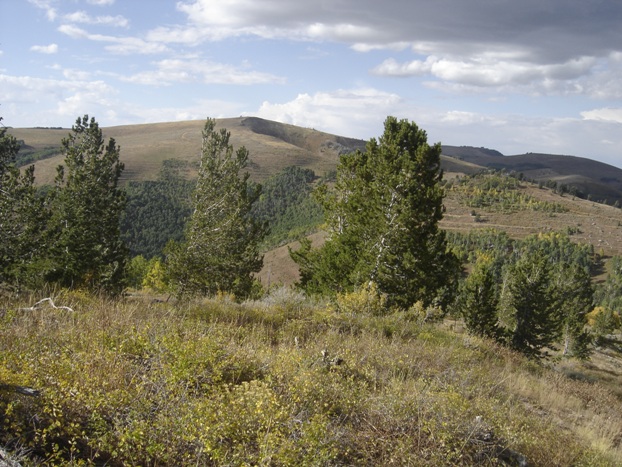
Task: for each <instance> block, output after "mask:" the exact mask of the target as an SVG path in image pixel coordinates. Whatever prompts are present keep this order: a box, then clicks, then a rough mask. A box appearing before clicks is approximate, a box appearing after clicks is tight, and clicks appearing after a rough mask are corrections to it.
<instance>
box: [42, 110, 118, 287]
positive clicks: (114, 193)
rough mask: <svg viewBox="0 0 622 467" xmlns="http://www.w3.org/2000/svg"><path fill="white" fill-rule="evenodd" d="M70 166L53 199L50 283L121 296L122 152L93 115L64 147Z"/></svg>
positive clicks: (78, 122) (79, 121)
mask: <svg viewBox="0 0 622 467" xmlns="http://www.w3.org/2000/svg"><path fill="white" fill-rule="evenodd" d="M62 148H63V152H64V154H65V161H64V162H65V166H63V165H61V166H59V167H58V169H57V172H58V174H57V177H56V188H55V191H54V193H53V218H52V226H53V229H54V236H55V240H54V247H53V249H52V260H53V265H54V266H53V270H52V271H51V273H50V276H49V277H50V279H51V280H52V281H55V282H58V283H59V284H61V285H63V286H66V287H87V288H89V289H91V290H101V291H105V292H109V293H118V292H120V291H121V290H122V288H123V285H124V284H123V279H124V277H123V275H124V271H125V265H126V262H127V256H128V253H127V248H126V246H125V244H124V243H123V242H122V241H121V235H120V229H119V224H120V217H121V214H122V213H123V210H124V209H125V202H126V201H125V193H124V192H123V191H122V190H121V189H120V188H119V186H118V183H119V178H120V177H121V173H122V171H123V168H124V165H123V163H122V162H120V160H119V152H120V150H119V147H118V146H117V144H116V143H115V140H114V139H112V138H110V140H109V141H108V144H104V138H103V136H102V131H101V129H100V128H99V125H98V124H97V122H96V121H95V119H94V118H91V119H90V120H89V117H88V115H85V116H84V117H82V118H78V119H77V120H76V123H75V125H74V126H73V128H72V133H70V134H69V136H68V137H67V138H65V139H63V141H62Z"/></svg>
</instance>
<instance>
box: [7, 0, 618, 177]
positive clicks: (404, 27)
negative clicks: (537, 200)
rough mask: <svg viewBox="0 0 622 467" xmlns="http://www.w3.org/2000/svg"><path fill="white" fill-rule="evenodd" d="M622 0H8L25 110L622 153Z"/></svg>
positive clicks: (36, 116) (17, 105) (13, 80)
mask: <svg viewBox="0 0 622 467" xmlns="http://www.w3.org/2000/svg"><path fill="white" fill-rule="evenodd" d="M621 25H622V2H619V1H617V0H616V1H612V0H521V1H520V2H519V1H516V0H383V1H378V0H182V1H173V0H171V1H169V0H144V1H143V0H140V1H139V0H0V116H2V117H4V122H3V123H4V124H6V125H8V126H13V127H31V126H63V127H70V126H71V125H72V123H73V122H74V121H75V119H76V118H77V117H78V116H81V115H83V114H89V115H91V116H94V117H95V118H96V119H97V120H98V122H99V123H100V125H102V126H104V127H106V126H114V125H123V124H132V123H149V122H161V121H174V120H195V119H204V118H206V117H208V116H209V117H216V118H221V117H237V116H241V115H249V116H250V115H252V116H258V117H263V118H267V119H271V120H277V121H281V122H285V123H292V124H295V125H300V126H304V127H311V128H316V129H318V130H323V131H327V132H330V133H336V134H339V135H343V136H350V137H357V138H369V137H373V136H379V135H380V134H381V132H382V124H383V121H384V119H385V118H386V116H387V115H394V116H397V117H399V118H407V119H409V120H412V121H415V122H416V123H417V124H418V125H419V126H420V127H422V128H423V129H425V130H426V131H427V133H428V138H429V140H430V142H437V141H440V142H442V143H443V144H448V145H471V146H483V147H488V148H493V149H497V150H499V151H501V152H502V153H504V154H506V155H511V154H520V153H524V152H545V153H554V154H571V155H577V156H583V157H589V158H592V159H597V160H601V161H603V162H607V163H609V164H612V165H615V166H618V167H622V27H621Z"/></svg>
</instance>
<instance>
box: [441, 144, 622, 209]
mask: <svg viewBox="0 0 622 467" xmlns="http://www.w3.org/2000/svg"><path fill="white" fill-rule="evenodd" d="M443 154H444V155H446V156H449V157H451V158H454V159H458V160H460V161H462V162H467V163H470V164H475V165H476V166H480V167H486V168H491V169H505V170H507V171H514V172H518V173H523V175H524V176H525V178H527V179H530V180H535V181H538V182H547V181H549V180H550V181H551V182H556V183H557V184H558V185H560V184H563V185H566V186H567V187H568V188H570V187H575V188H576V191H577V192H578V193H582V194H584V195H585V196H587V195H590V196H591V198H592V199H594V200H598V201H604V200H606V201H607V202H608V203H609V204H613V203H614V202H615V201H620V202H621V203H622V169H619V168H617V167H614V166H612V165H609V164H605V163H602V162H598V161H594V160H592V159H587V158H584V157H576V156H563V155H555V154H539V153H527V154H519V155H514V156H504V155H503V154H501V153H500V152H498V151H495V150H491V149H486V148H474V147H471V146H443Z"/></svg>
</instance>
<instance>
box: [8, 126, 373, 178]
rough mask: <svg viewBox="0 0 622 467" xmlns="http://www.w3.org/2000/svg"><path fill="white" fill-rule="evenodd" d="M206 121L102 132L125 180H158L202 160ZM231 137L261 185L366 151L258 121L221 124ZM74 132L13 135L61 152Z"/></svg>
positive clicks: (39, 166) (42, 170)
mask: <svg viewBox="0 0 622 467" xmlns="http://www.w3.org/2000/svg"><path fill="white" fill-rule="evenodd" d="M204 124H205V122H204V121H203V120H196V121H188V122H169V123H152V124H144V125H126V126H116V127H107V128H104V129H103V132H104V136H105V137H106V138H114V139H115V140H116V142H117V144H119V145H120V146H121V159H122V161H123V162H124V163H125V172H124V173H123V179H124V180H153V179H155V178H156V176H157V174H158V172H159V170H160V168H161V166H162V162H163V161H164V160H166V159H178V160H182V161H187V162H190V163H194V162H197V161H198V160H199V154H200V150H201V132H202V130H203V126H204ZM220 128H226V129H227V130H228V131H230V132H231V143H232V144H233V145H234V146H235V147H240V146H245V147H246V148H247V149H248V150H249V152H250V156H251V157H250V160H251V164H250V167H249V171H250V172H251V176H252V177H253V178H254V179H256V180H263V179H265V178H267V177H268V176H270V175H272V174H275V173H277V172H279V171H280V170H281V169H283V168H284V167H287V166H292V165H295V166H298V167H302V168H308V169H311V170H313V171H314V172H316V173H317V174H318V175H322V174H323V173H324V172H328V171H330V170H334V169H335V168H336V166H337V159H338V155H339V154H340V153H344V152H351V151H354V150H355V149H357V148H359V149H363V148H364V147H365V142H364V141H362V140H356V139H352V138H344V137H340V136H335V135H331V134H328V133H323V132H321V131H316V130H313V129H309V128H301V127H297V126H294V125H286V124H283V123H277V122H271V121H268V120H263V119H260V118H254V117H239V118H227V119H219V120H217V129H220ZM69 131H70V130H68V129H67V130H58V129H54V130H52V129H41V128H12V129H10V133H11V134H13V135H14V136H15V137H16V138H17V139H19V140H23V141H24V142H25V144H26V145H28V146H30V147H31V148H33V149H38V150H43V149H45V148H50V147H60V143H61V140H62V138H63V137H65V136H67V134H68V132H69ZM61 163H62V156H61V155H60V154H58V155H56V156H54V157H50V158H47V159H45V160H41V161H38V162H37V163H36V164H35V165H36V176H37V181H38V182H39V183H42V184H44V183H51V182H52V181H53V180H54V176H55V174H56V167H57V166H58V165H59V164H61Z"/></svg>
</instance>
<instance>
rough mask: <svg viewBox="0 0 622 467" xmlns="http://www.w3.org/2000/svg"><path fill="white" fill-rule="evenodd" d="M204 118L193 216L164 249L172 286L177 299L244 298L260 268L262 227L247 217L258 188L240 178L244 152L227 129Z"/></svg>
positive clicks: (244, 162) (246, 178) (246, 162)
mask: <svg viewBox="0 0 622 467" xmlns="http://www.w3.org/2000/svg"><path fill="white" fill-rule="evenodd" d="M215 127H216V121H215V120H214V119H207V121H206V123H205V128H204V130H203V145H202V149H201V165H200V168H199V176H198V180H197V185H196V188H195V191H194V194H193V209H194V210H193V213H192V216H191V218H190V220H189V221H188V223H187V225H186V230H185V240H184V241H183V242H182V243H173V244H172V245H170V246H169V247H168V254H167V260H168V268H169V277H170V280H171V286H172V287H173V288H174V289H175V291H176V293H177V294H178V295H184V294H203V295H211V294H215V293H216V292H230V293H233V294H234V295H235V296H237V297H244V296H247V295H248V294H249V293H250V292H251V289H252V285H253V273H255V272H258V271H259V270H260V269H261V266H262V264H263V257H262V256H260V255H259V249H258V244H259V242H261V240H262V239H263V237H264V235H265V233H266V228H265V225H264V224H260V223H258V222H256V221H255V220H254V219H253V218H252V217H251V208H252V205H253V203H254V202H255V201H256V200H257V199H258V198H259V195H260V193H261V187H260V186H259V185H252V184H251V183H249V181H248V178H249V174H248V172H246V173H243V174H242V173H241V172H242V171H243V170H244V169H245V168H246V166H247V164H248V151H247V150H246V148H244V147H241V148H239V149H238V150H237V151H235V152H234V150H233V146H232V145H231V144H229V138H230V133H229V132H228V131H227V130H226V129H221V130H220V131H216V130H215Z"/></svg>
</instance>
